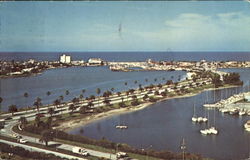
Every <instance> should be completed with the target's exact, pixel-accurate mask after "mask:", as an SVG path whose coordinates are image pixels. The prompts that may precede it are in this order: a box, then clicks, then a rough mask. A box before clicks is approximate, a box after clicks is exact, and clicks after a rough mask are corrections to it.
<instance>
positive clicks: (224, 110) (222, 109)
mask: <svg viewBox="0 0 250 160" xmlns="http://www.w3.org/2000/svg"><path fill="white" fill-rule="evenodd" d="M220 112H222V113H228V112H229V110H228V109H227V108H221V109H220Z"/></svg>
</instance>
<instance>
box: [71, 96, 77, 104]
mask: <svg viewBox="0 0 250 160" xmlns="http://www.w3.org/2000/svg"><path fill="white" fill-rule="evenodd" d="M71 102H73V103H77V102H79V99H78V98H76V97H75V98H73V99H72V101H71Z"/></svg>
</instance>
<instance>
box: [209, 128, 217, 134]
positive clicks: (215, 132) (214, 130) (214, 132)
mask: <svg viewBox="0 0 250 160" xmlns="http://www.w3.org/2000/svg"><path fill="white" fill-rule="evenodd" d="M209 131H210V133H211V134H218V130H217V129H215V127H211V128H209Z"/></svg>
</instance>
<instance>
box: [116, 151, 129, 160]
mask: <svg viewBox="0 0 250 160" xmlns="http://www.w3.org/2000/svg"><path fill="white" fill-rule="evenodd" d="M126 157H128V154H127V153H125V152H117V153H116V158H117V159H122V158H126Z"/></svg>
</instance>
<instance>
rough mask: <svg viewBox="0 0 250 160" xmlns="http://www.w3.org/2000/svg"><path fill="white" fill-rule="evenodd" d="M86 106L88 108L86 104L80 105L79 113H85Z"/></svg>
mask: <svg viewBox="0 0 250 160" xmlns="http://www.w3.org/2000/svg"><path fill="white" fill-rule="evenodd" d="M87 108H88V106H82V107H81V108H80V110H79V112H80V113H81V114H85V113H86V112H87Z"/></svg>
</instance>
